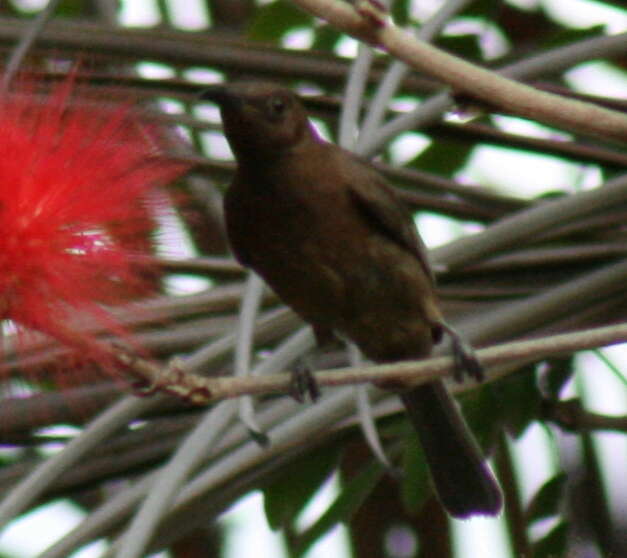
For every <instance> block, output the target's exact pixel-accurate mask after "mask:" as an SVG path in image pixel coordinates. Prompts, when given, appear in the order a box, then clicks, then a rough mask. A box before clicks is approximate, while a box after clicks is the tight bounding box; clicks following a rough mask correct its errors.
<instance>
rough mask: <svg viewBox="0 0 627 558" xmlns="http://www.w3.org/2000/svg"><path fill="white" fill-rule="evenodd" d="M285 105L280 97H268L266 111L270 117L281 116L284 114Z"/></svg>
mask: <svg viewBox="0 0 627 558" xmlns="http://www.w3.org/2000/svg"><path fill="white" fill-rule="evenodd" d="M285 108H286V103H285V100H284V99H282V98H281V97H270V99H269V100H268V111H269V113H270V116H272V117H274V118H276V117H279V116H282V115H283V113H284V112H285Z"/></svg>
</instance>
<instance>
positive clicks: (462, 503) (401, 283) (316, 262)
mask: <svg viewBox="0 0 627 558" xmlns="http://www.w3.org/2000/svg"><path fill="white" fill-rule="evenodd" d="M202 98H203V99H207V100H211V101H214V102H215V103H216V104H218V105H219V107H220V112H221V115H222V122H223V125H224V132H225V135H226V137H227V139H228V141H229V144H230V146H231V149H232V150H233V153H234V154H235V157H236V159H237V163H238V167H237V171H236V173H235V177H234V178H233V182H232V183H231V185H230V187H229V189H228V191H227V193H226V196H225V200H224V208H225V214H226V225H227V233H228V237H229V240H230V243H231V246H232V248H233V251H234V253H235V255H236V257H237V259H238V260H239V261H240V262H241V263H242V264H243V265H245V266H247V267H250V268H252V269H254V270H255V271H256V272H257V273H258V274H259V275H261V276H262V277H263V278H264V279H265V280H266V281H267V283H268V284H269V285H270V286H271V287H272V288H273V289H274V291H275V292H276V293H277V294H278V295H279V297H281V299H283V301H284V302H285V303H286V304H288V305H289V306H290V307H291V308H292V309H293V310H294V311H295V312H297V313H298V314H299V315H300V316H301V317H302V318H303V319H304V320H305V321H306V322H308V323H309V324H310V325H311V326H312V327H313V330H314V333H315V335H316V338H317V340H318V342H319V343H324V342H327V341H329V340H331V339H332V338H333V336H334V335H335V334H339V335H341V336H343V337H347V338H348V339H350V340H352V341H353V342H355V343H356V344H357V346H358V347H359V348H360V349H361V351H362V352H363V353H364V354H365V355H366V356H367V357H368V358H370V359H372V360H373V361H376V362H396V361H400V360H408V359H418V358H423V357H426V356H428V355H429V354H430V353H431V350H432V347H433V344H434V343H437V342H438V341H439V340H440V339H441V337H442V335H443V332H449V333H451V331H450V329H449V328H448V326H446V324H445V322H444V319H443V316H442V313H441V312H440V309H439V307H438V302H437V298H436V295H435V292H434V288H435V287H434V279H433V274H432V272H431V269H430V267H429V263H428V260H427V255H426V249H425V246H424V244H423V243H422V241H421V239H420V237H419V236H418V233H417V231H416V228H415V226H414V222H413V219H412V217H411V215H410V213H409V212H408V211H407V209H406V208H405V207H404V206H403V204H402V202H401V201H400V200H399V198H398V197H397V195H396V193H395V192H394V190H393V189H392V188H391V187H390V186H389V185H388V184H387V183H386V182H385V180H384V179H383V178H382V176H381V175H380V174H379V173H378V172H377V171H376V170H375V169H374V168H373V167H372V166H371V165H369V164H368V163H367V162H365V161H362V160H361V159H359V158H358V157H356V156H355V155H353V154H352V153H350V152H349V151H346V150H345V149H342V148H340V147H338V146H336V145H333V144H331V143H328V142H326V141H324V140H322V139H321V138H320V137H319V135H318V134H317V133H316V131H315V130H314V128H313V126H312V125H311V123H310V122H309V120H308V118H307V114H306V112H305V109H304V107H303V105H302V103H301V101H300V100H299V98H298V97H297V96H296V95H295V94H294V93H292V92H291V91H289V90H288V89H285V88H283V87H279V86H277V85H274V84H268V83H234V84H228V85H217V86H212V87H210V88H209V89H207V90H206V91H205V92H204V93H203V94H202ZM454 339H455V343H456V346H457V348H458V349H459V351H458V352H457V356H458V357H459V359H458V360H460V362H462V364H463V363H464V362H465V364H469V363H470V364H472V359H470V358H469V357H466V356H465V355H464V353H463V351H462V350H461V349H462V346H461V344H460V343H459V342H458V339H457V338H454ZM475 372H476V370H475ZM400 397H401V399H402V401H403V404H404V405H405V407H406V409H407V413H408V415H409V418H410V420H411V422H412V424H413V425H414V427H415V428H416V430H417V432H418V435H419V438H420V441H421V444H422V446H423V448H424V453H425V455H426V459H427V462H428V464H429V468H430V471H431V475H432V478H433V480H434V484H435V487H436V491H437V493H438V495H439V498H440V500H441V502H442V504H443V505H444V507H445V508H446V509H447V510H448V512H449V513H450V514H451V515H453V516H455V517H468V516H471V515H494V514H496V513H498V512H499V510H500V509H501V500H502V499H501V493H500V490H499V488H498V484H497V483H496V481H495V479H494V477H493V476H492V474H491V472H490V470H489V469H488V467H487V466H486V464H485V463H484V461H483V459H482V456H481V454H480V451H479V449H478V447H477V444H476V443H475V441H474V439H473V438H472V435H471V434H470V433H469V431H468V429H467V427H466V425H465V423H464V421H463V419H462V417H461V416H460V414H459V411H458V410H457V407H456V405H455V403H454V402H453V401H452V399H451V397H450V396H449V394H448V392H447V391H446V388H445V387H444V385H443V384H442V382H439V381H436V382H430V383H428V384H423V385H421V386H418V387H416V388H414V389H411V390H409V391H405V392H403V393H401V395H400Z"/></svg>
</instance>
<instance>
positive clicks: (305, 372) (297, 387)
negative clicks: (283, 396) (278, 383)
mask: <svg viewBox="0 0 627 558" xmlns="http://www.w3.org/2000/svg"><path fill="white" fill-rule="evenodd" d="M290 395H291V396H292V397H293V398H294V399H296V401H298V402H299V403H304V402H305V397H306V396H307V395H309V397H310V399H311V400H312V401H316V400H317V399H318V398H319V397H320V387H319V386H318V382H317V381H316V378H315V377H314V375H313V373H312V371H311V369H310V368H309V367H308V366H297V367H296V368H295V369H294V370H293V371H292V379H291V381H290Z"/></svg>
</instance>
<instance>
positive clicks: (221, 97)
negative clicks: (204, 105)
mask: <svg viewBox="0 0 627 558" xmlns="http://www.w3.org/2000/svg"><path fill="white" fill-rule="evenodd" d="M200 98H201V99H202V100H203V101H213V102H214V103H216V104H217V105H218V106H220V107H232V108H236V107H238V106H240V105H241V104H242V97H241V96H240V95H238V94H237V93H235V92H234V91H233V90H232V89H231V88H230V87H228V86H227V85H211V86H209V87H207V89H205V90H204V91H203V92H202V93H201V94H200Z"/></svg>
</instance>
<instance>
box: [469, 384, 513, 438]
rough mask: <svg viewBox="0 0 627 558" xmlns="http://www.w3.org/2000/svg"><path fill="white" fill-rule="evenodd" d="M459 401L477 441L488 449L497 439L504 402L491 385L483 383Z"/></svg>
mask: <svg viewBox="0 0 627 558" xmlns="http://www.w3.org/2000/svg"><path fill="white" fill-rule="evenodd" d="M459 401H460V403H461V405H462V410H463V414H464V417H465V418H466V422H467V423H468V425H469V426H470V428H471V429H472V431H473V433H474V435H475V438H476V439H477V442H479V445H480V446H481V447H482V448H483V449H484V450H487V449H488V448H489V447H490V446H491V445H492V443H493V442H494V440H495V436H496V432H497V430H498V428H499V425H500V424H501V414H502V402H501V401H500V400H499V398H498V396H495V393H494V390H493V388H492V386H491V385H483V386H479V387H477V389H474V390H472V391H469V392H466V393H464V394H463V395H462V396H461V397H460V398H459Z"/></svg>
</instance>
